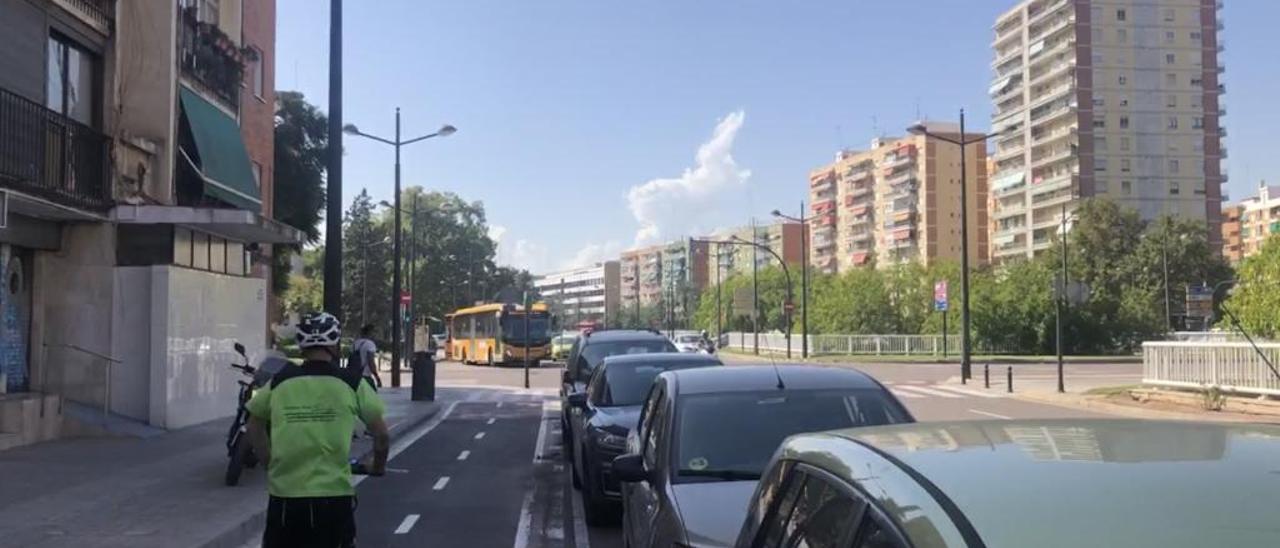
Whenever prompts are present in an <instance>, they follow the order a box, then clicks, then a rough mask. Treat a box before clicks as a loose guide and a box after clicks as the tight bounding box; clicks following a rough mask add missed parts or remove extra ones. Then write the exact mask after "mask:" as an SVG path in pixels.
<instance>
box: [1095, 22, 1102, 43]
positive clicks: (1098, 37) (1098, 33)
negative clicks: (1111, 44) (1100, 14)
mask: <svg viewBox="0 0 1280 548" xmlns="http://www.w3.org/2000/svg"><path fill="white" fill-rule="evenodd" d="M1094 21H1097V19H1094ZM1093 43H1094V44H1101V43H1102V27H1093Z"/></svg>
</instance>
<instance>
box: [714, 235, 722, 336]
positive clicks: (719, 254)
mask: <svg viewBox="0 0 1280 548" xmlns="http://www.w3.org/2000/svg"><path fill="white" fill-rule="evenodd" d="M723 251H724V250H723V249H722V247H721V245H720V244H716V343H717V344H719V342H720V334H721V333H724V327H723V325H722V324H721V318H722V317H723V314H722V313H721V311H720V310H721V309H720V293H721V287H720V263H721V262H723V261H724V256H723V253H722V252H723Z"/></svg>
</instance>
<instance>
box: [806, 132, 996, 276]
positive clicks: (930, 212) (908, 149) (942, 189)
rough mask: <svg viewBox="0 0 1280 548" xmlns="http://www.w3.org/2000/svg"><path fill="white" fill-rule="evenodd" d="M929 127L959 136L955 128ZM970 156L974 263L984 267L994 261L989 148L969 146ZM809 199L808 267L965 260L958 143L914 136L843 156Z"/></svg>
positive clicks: (812, 184)
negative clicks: (990, 252) (990, 250)
mask: <svg viewBox="0 0 1280 548" xmlns="http://www.w3.org/2000/svg"><path fill="white" fill-rule="evenodd" d="M926 125H927V127H928V130H929V131H930V132H931V133H934V134H938V135H943V136H948V137H951V138H955V139H959V137H960V135H959V127H958V126H957V125H956V124H949V123H938V122H930V123H928V124H926ZM968 137H969V138H971V139H975V140H978V139H979V137H980V136H979V135H976V134H972V133H971V134H969V136H968ZM965 154H966V156H967V159H966V163H967V174H966V178H967V179H968V188H969V193H968V196H967V198H968V202H969V218H968V220H969V246H970V247H969V258H970V260H971V261H972V263H973V264H981V263H985V262H987V260H988V259H989V256H988V253H987V226H988V221H987V190H986V189H987V162H986V157H987V152H986V144H984V143H982V142H980V141H979V142H976V143H974V144H971V145H969V146H968V147H965ZM809 199H810V202H811V203H812V205H811V206H810V214H811V215H812V216H813V217H814V219H815V220H814V221H813V222H812V223H813V224H812V229H811V230H812V233H811V235H810V241H811V246H810V247H811V250H812V251H811V253H810V254H809V263H810V264H811V265H813V267H814V268H815V269H817V270H818V271H820V272H828V273H832V272H838V271H845V270H848V269H850V268H856V267H861V266H870V265H873V264H874V265H875V266H877V267H886V266H890V265H894V264H900V263H906V262H919V263H922V264H929V263H931V262H933V261H934V260H937V259H946V260H953V261H959V260H960V147H957V146H955V145H953V144H950V143H946V142H943V141H940V140H937V139H934V138H932V137H927V136H924V135H910V136H906V137H898V138H879V139H875V140H873V141H872V142H871V146H870V148H869V149H867V150H863V151H850V150H845V151H841V152H840V153H838V154H837V155H836V161H835V163H833V164H830V165H827V166H823V167H821V168H818V169H816V170H814V171H812V172H811V173H810V174H809Z"/></svg>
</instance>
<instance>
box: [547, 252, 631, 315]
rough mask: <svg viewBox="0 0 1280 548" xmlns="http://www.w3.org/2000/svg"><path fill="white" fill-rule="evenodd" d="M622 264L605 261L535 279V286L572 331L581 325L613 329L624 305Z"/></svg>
mask: <svg viewBox="0 0 1280 548" xmlns="http://www.w3.org/2000/svg"><path fill="white" fill-rule="evenodd" d="M621 284H622V279H621V265H620V263H619V262H618V261H605V262H602V263H596V264H594V265H592V266H589V267H586V268H575V269H571V270H565V271H561V272H552V273H550V274H544V275H541V276H538V277H536V278H534V280H533V286H534V287H535V288H537V290H538V294H539V295H541V296H542V300H543V301H545V302H546V303H547V304H548V305H549V306H551V309H552V310H553V311H554V313H555V314H556V316H557V317H558V318H559V319H560V325H561V326H564V327H565V328H566V329H570V328H572V327H573V326H576V325H578V324H581V323H592V324H600V325H603V326H604V327H613V326H614V325H616V324H617V322H618V314H619V311H620V306H621V302H622V301H621Z"/></svg>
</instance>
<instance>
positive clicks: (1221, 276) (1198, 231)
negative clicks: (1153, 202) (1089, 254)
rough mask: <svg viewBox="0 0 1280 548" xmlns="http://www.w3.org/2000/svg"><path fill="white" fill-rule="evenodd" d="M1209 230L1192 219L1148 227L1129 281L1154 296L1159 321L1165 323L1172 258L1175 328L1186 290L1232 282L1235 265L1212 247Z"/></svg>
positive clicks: (1164, 220) (1163, 220)
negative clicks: (1167, 282) (1167, 285)
mask: <svg viewBox="0 0 1280 548" xmlns="http://www.w3.org/2000/svg"><path fill="white" fill-rule="evenodd" d="M1208 236H1209V234H1208V227H1207V226H1206V225H1205V223H1203V222H1200V221H1195V220H1191V219H1179V218H1174V217H1169V216H1163V217H1160V218H1158V219H1156V220H1155V221H1153V222H1152V223H1150V225H1149V226H1148V227H1147V230H1146V232H1144V233H1143V235H1142V241H1141V242H1140V243H1139V244H1138V248H1137V251H1136V252H1135V255H1134V260H1133V261H1130V264H1131V265H1132V267H1133V268H1132V272H1131V273H1130V274H1129V275H1128V276H1126V279H1129V280H1132V283H1133V284H1134V285H1135V286H1137V287H1140V288H1143V289H1145V290H1146V291H1149V292H1151V293H1153V294H1154V297H1153V300H1154V301H1155V303H1154V305H1155V306H1156V308H1158V309H1159V315H1158V316H1157V321H1159V322H1164V319H1163V318H1164V307H1165V303H1164V299H1165V296H1164V290H1165V288H1164V268H1165V264H1164V263H1165V257H1167V258H1168V261H1167V262H1168V270H1169V311H1170V316H1171V318H1170V320H1169V321H1170V322H1173V324H1174V326H1175V329H1176V328H1177V327H1178V325H1179V323H1180V322H1178V319H1179V318H1180V317H1181V316H1182V311H1183V310H1182V309H1183V306H1184V302H1185V301H1184V298H1183V297H1184V295H1185V293H1184V292H1185V288H1186V287H1187V286H1189V285H1200V284H1206V285H1213V284H1215V283H1217V282H1219V281H1222V280H1227V279H1230V278H1231V276H1232V271H1231V266H1230V265H1228V264H1227V263H1226V261H1225V260H1223V259H1222V257H1221V256H1220V255H1219V254H1218V253H1216V252H1215V251H1214V249H1213V248H1212V246H1210V245H1209V238H1208Z"/></svg>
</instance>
